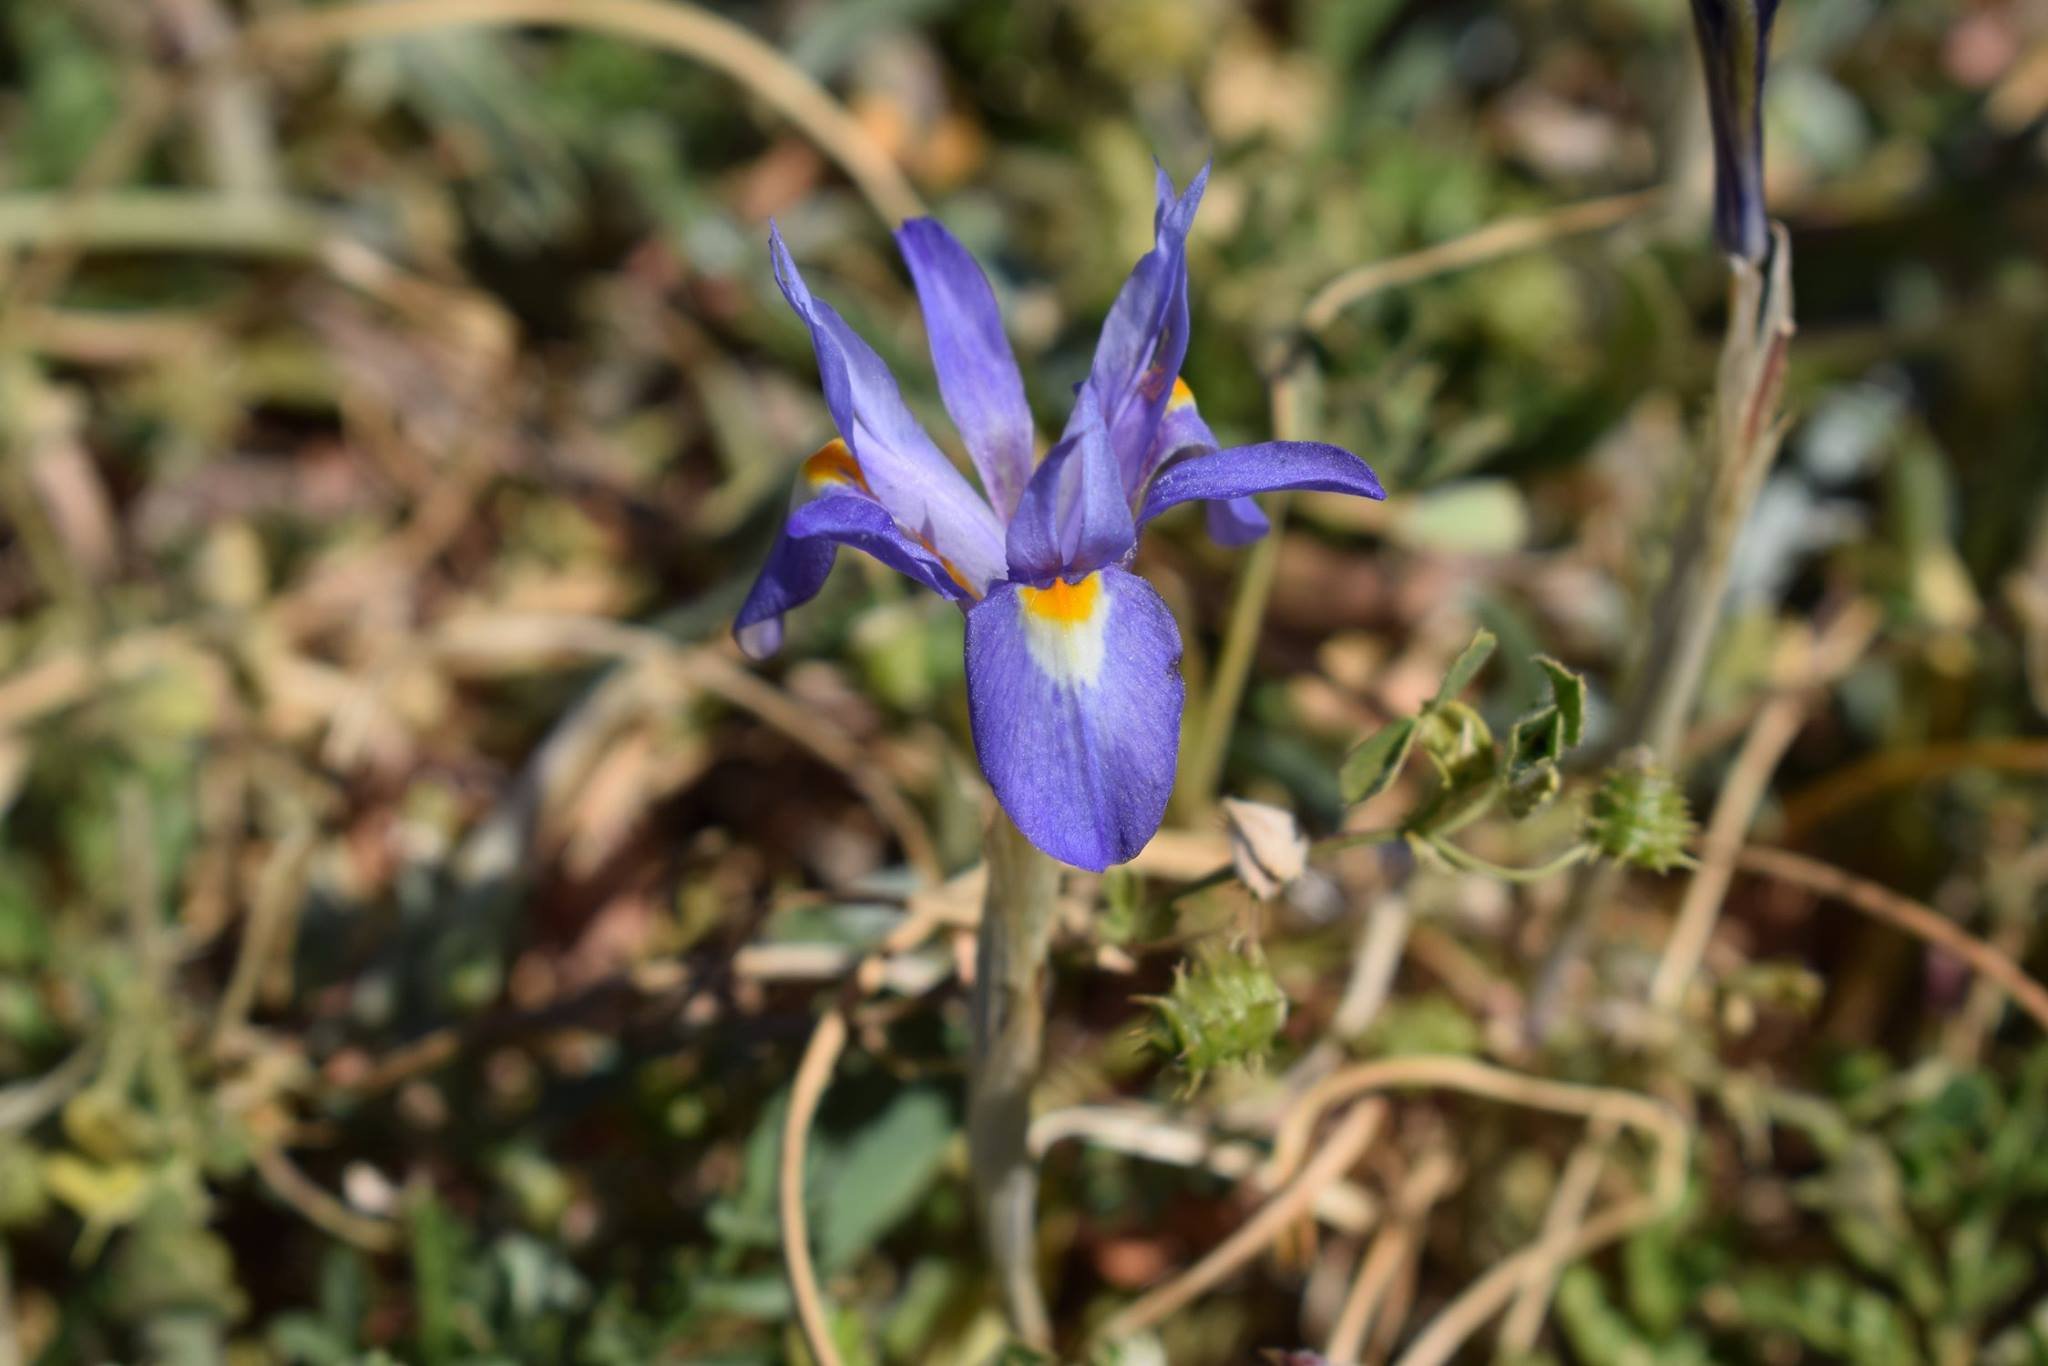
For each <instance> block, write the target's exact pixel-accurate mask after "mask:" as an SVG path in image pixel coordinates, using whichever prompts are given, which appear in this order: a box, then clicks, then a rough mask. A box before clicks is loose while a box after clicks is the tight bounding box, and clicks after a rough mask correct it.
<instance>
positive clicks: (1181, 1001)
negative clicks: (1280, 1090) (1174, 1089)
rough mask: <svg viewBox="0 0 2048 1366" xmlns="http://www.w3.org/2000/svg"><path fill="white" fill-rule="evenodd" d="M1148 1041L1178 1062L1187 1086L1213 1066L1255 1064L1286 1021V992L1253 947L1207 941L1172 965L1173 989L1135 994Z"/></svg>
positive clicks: (1194, 1085)
mask: <svg viewBox="0 0 2048 1366" xmlns="http://www.w3.org/2000/svg"><path fill="white" fill-rule="evenodd" d="M1138 999H1139V1000H1140V1001H1143V1002H1145V1003H1146V1004H1148V1005H1150V1006H1151V1007H1152V1009H1153V1011H1154V1012H1155V1015H1156V1017H1157V1018H1156V1019H1155V1020H1154V1022H1153V1026H1152V1038H1153V1040H1154V1042H1155V1043H1156V1044H1157V1045H1158V1046H1159V1047H1160V1048H1161V1049H1163V1050H1165V1051H1166V1052H1167V1053H1168V1054H1170V1055H1171V1056H1172V1057H1173V1058H1174V1060H1175V1061H1176V1062H1177V1063H1178V1064H1179V1065H1180V1067H1181V1069H1182V1071H1184V1072H1185V1073H1186V1075H1187V1084H1188V1089H1189V1091H1190V1092H1192V1091H1193V1090H1194V1089H1196V1088H1198V1087H1200V1086H1201V1084H1202V1081H1203V1079H1204V1078H1205V1077H1206V1076H1207V1075H1208V1074H1209V1073H1210V1072H1211V1071H1212V1070H1214V1069H1215V1068H1218V1067H1257V1066H1259V1065H1260V1064H1262V1063H1263V1062H1264V1061H1265V1059H1266V1056H1267V1054H1268V1053H1270V1052H1271V1051H1272V1048H1273V1041H1274V1040H1275V1038H1277V1037H1278V1035H1279V1033H1280V1030H1281V1027H1282V1026H1283V1025H1285V1024H1286V1023H1287V995H1286V993H1285V992H1283V991H1281V989H1280V984H1279V983H1278V982H1277V981H1275V980H1274V978H1273V970H1272V969H1271V968H1269V967H1268V966H1267V965H1266V960H1265V956H1264V955H1263V954H1261V953H1259V952H1257V951H1256V950H1252V951H1249V952H1247V951H1245V950H1242V949H1237V948H1224V947H1219V946H1214V945H1212V946H1209V947H1206V948H1204V949H1202V950H1201V951H1200V952H1199V953H1197V954H1196V955H1195V958H1194V962H1193V965H1192V966H1190V965H1189V964H1187V963H1185V962H1184V963H1180V964H1178V965H1176V966H1175V968H1174V970H1173V990H1172V991H1170V992H1168V993H1167V994H1166V995H1164V996H1141V997H1139V998H1138Z"/></svg>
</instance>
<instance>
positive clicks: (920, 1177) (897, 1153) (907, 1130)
mask: <svg viewBox="0 0 2048 1366" xmlns="http://www.w3.org/2000/svg"><path fill="white" fill-rule="evenodd" d="M952 1136H953V1114H952V1110H951V1109H950V1107H948V1106H947V1104H946V1102H945V1099H944V1098H943V1097H942V1096H940V1095H939V1093H938V1092H936V1091H933V1090H930V1089H918V1090H912V1091H906V1092H905V1093H903V1094H902V1095H901V1096H899V1097H897V1099H896V1100H895V1102H894V1103H892V1104H891V1105H890V1106H889V1108H888V1109H886V1110H884V1111H883V1112H882V1114H881V1116H880V1117H879V1118H877V1119H876V1120H875V1121H874V1122H873V1123H871V1124H869V1125H868V1126H867V1127H866V1128H864V1129H862V1130H861V1131H860V1132H859V1133H858V1134H856V1135H855V1136H854V1137H853V1138H852V1139H851V1140H850V1141H849V1142H848V1143H847V1144H846V1145H845V1147H844V1148H843V1149H841V1150H840V1152H839V1153H838V1154H837V1157H836V1160H834V1161H832V1162H831V1163H830V1164H829V1167H828V1168H827V1169H826V1171H825V1172H824V1173H823V1175H824V1176H825V1177H826V1181H825V1183H824V1188H823V1199H822V1201H821V1203H820V1205H819V1209H818V1224H817V1227H818V1261H819V1264H820V1265H821V1266H823V1267H825V1268H826V1269H828V1270H830V1269H832V1268H836V1267H840V1266H844V1265H846V1264H847V1263H848V1262H850V1261H852V1259H853V1258H854V1257H856V1256H858V1255H859V1254H860V1253H862V1252H865V1251H866V1250H867V1249H868V1248H870V1247H872V1246H874V1244H875V1242H876V1240H877V1239H879V1238H880V1237H881V1236H882V1235H883V1234H884V1233H887V1232H888V1231H889V1230H890V1229H891V1228H893V1227H894V1226H895V1225H896V1224H897V1223H898V1222H900V1221H901V1220H902V1219H903V1218H904V1217H905V1216H907V1215H908V1214H909V1213H910V1212H911V1210H913V1209H914V1208H916V1206H917V1202H918V1201H919V1200H920V1199H921V1198H922V1197H923V1195H924V1193H925V1189H926V1188H927V1187H928V1186H930V1185H931V1182H932V1178H933V1177H935V1176H937V1175H938V1171H939V1164H940V1162H941V1160H942V1159H943V1158H944V1156H945V1150H946V1144H947V1143H948V1142H949V1141H950V1140H951V1138H952Z"/></svg>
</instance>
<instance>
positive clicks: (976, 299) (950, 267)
mask: <svg viewBox="0 0 2048 1366" xmlns="http://www.w3.org/2000/svg"><path fill="white" fill-rule="evenodd" d="M896 242H897V245H898V246H899V247H900V248H901V249H902V251H903V260H904V262H905V263H906V264H907V265H909V267H910V279H911V282H912V283H913V284H915V285H916V286H917V300H918V304H919V306H920V307H921V308H922V309H923V310H924V326H925V331H926V332H927V333H928V334H929V336H930V338H931V351H932V369H933V370H934V371H935V372H937V374H938V377H939V397H940V398H941V399H942V400H944V402H945V405H946V413H947V415H948V416H950V417H951V418H952V419H953V425H954V426H955V427H957V428H959V429H960V439H961V441H962V442H964V443H965V444H966V446H967V454H968V455H969V456H971V457H973V460H974V468H975V469H976V470H978V471H979V472H980V474H981V483H982V487H983V488H984V489H986V490H987V492H988V497H989V501H990V502H991V503H993V504H995V509H996V512H997V514H998V515H999V516H1001V517H1003V518H1004V519H1008V517H1009V516H1010V514H1011V513H1013V512H1015V511H1016V509H1017V500H1018V499H1019V498H1020V497H1022V496H1023V493H1024V485H1025V484H1026V483H1027V482H1029V481H1030V478H1031V459H1032V454H1033V445H1034V443H1033V439H1032V434H1031V408H1030V405H1029V404H1028V403H1027V402H1026V401H1025V398H1024V377H1023V375H1022V374H1020V373H1019V372H1018V370H1017V357H1016V355H1015V353H1014V352H1012V351H1011V350H1010V342H1009V339H1008V338H1007V337H1005V336H1004V335H1003V319H1002V315H1001V314H1000V313H998V312H997V311H996V296H995V291H994V290H993V289H992V288H990V286H989V282H988V277H987V276H986V275H984V274H983V273H982V270H981V267H980V266H978V265H976V264H975V261H974V258H973V257H972V256H970V255H968V254H967V248H965V247H963V246H961V245H960V243H959V242H957V241H955V240H954V238H953V235H952V234H951V233H949V232H947V231H946V230H945V229H944V228H943V227H941V226H939V224H938V223H937V222H936V221H935V220H933V219H930V218H913V219H912V220H910V221H909V222H908V223H905V224H904V225H903V226H902V227H900V228H898V229H897V230H896Z"/></svg>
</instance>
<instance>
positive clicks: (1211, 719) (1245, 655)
mask: <svg viewBox="0 0 2048 1366" xmlns="http://www.w3.org/2000/svg"><path fill="white" fill-rule="evenodd" d="M1317 378H1318V374H1317V370H1316V363H1315V357H1314V355H1313V353H1312V352H1311V351H1310V349H1309V347H1308V344H1307V343H1306V342H1304V341H1300V340H1297V341H1295V342H1294V343H1292V347H1291V350H1290V351H1289V352H1288V354H1287V356H1286V357H1285V359H1284V360H1283V362H1282V363H1281V365H1280V366H1279V368H1278V369H1277V370H1276V371H1275V372H1274V375H1273V379H1272V381H1271V383H1270V385H1269V386H1268V388H1269V392H1270V395H1271V405H1272V410H1273V436H1274V438H1275V439H1276V440H1280V441H1290V440H1294V439H1296V437H1297V436H1298V434H1299V433H1300V432H1301V431H1303V430H1305V429H1306V426H1307V424H1306V423H1304V422H1302V421H1301V420H1300V418H1301V414H1302V412H1303V411H1304V409H1305V408H1306V407H1307V406H1308V404H1309V402H1310V398H1309V391H1311V390H1313V389H1314V388H1315V382H1316V380H1317ZM1287 504H1288V496H1287V495H1286V494H1284V493H1276V494H1274V495H1272V496H1271V497H1269V498H1268V499H1267V500H1266V504H1265V513H1266V520H1267V521H1268V522H1270V523H1272V526H1271V528H1270V529H1269V530H1268V531H1267V532H1266V534H1265V535H1264V536H1263V537H1261V538H1260V539H1259V541H1258V543H1257V544H1256V545H1254V546H1253V547H1252V548H1251V550H1250V551H1249V552H1248V553H1247V554H1246V555H1245V557H1244V564H1243V567H1242V568H1241V569H1239V571H1238V575H1237V587H1236V589H1235V591H1234V592H1233V593H1232V595H1231V599H1230V617H1229V620H1228V621H1227V623H1226V624H1225V625H1224V628H1223V648H1222V651H1221V652H1220V653H1219V654H1218V655H1217V658H1216V667H1215V669H1214V670H1213V671H1211V673H1210V675H1209V690H1208V695H1207V696H1206V697H1205V698H1204V699H1203V702H1202V708H1201V713H1200V715H1199V717H1197V718H1196V720H1195V722H1194V724H1193V725H1192V726H1191V727H1190V728H1189V733H1188V737H1187V744H1186V746H1185V752H1184V754H1183V756H1182V759H1181V766H1180V781H1179V783H1178V784H1177V785H1176V786H1175V788H1174V793H1173V805H1174V811H1175V814H1176V815H1177V816H1178V817H1179V818H1180V819H1181V820H1182V821H1183V822H1185V823H1188V824H1194V823H1195V822H1197V821H1199V820H1201V819H1202V818H1203V817H1205V816H1207V815H1208V814H1209V807H1210V804H1211V803H1212V802H1214V801H1215V799H1216V787H1217V784H1218V783H1219V782H1220V781H1221V780H1222V777H1223V759H1224V754H1225V751H1227V750H1228V749H1229V747H1230V732H1231V730H1232V728H1233V727H1235V726H1236V724H1237V710H1238V707H1239V705H1240V704H1241V703H1242V702H1243V701H1244V688H1245V681H1246V679H1248V678H1249V677H1250V675H1251V670H1252V657H1253V655H1254V654H1255V653H1256V652H1257V650H1258V644H1259V632H1260V631H1261V630H1262V629H1263V628H1264V627H1265V624H1266V605H1267V603H1269V602H1270V601H1271V600H1272V597H1273V580H1274V578H1275V577H1276V575H1277V574H1278V572H1279V568H1280V539H1281V536H1282V534H1283V533H1284V532H1285V531H1286V530H1287Z"/></svg>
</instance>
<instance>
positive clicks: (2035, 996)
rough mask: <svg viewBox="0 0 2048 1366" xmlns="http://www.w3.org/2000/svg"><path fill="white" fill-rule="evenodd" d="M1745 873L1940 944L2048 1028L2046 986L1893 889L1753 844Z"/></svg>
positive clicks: (1742, 858) (1744, 855)
mask: <svg viewBox="0 0 2048 1366" xmlns="http://www.w3.org/2000/svg"><path fill="white" fill-rule="evenodd" d="M1736 864H1737V866H1738V867H1740V868H1741V869H1743V871H1745V872H1750V873H1756V874H1759V875H1761V876H1764V877H1770V878H1776V879H1777V880H1778V881H1780V882H1788V883H1791V884H1792V885H1793V886H1795V887H1804V888H1805V889H1806V890H1807V891H1810V892H1813V893H1816V894H1817V895H1820V896H1825V897H1832V898H1834V899H1835V900H1837V901H1842V902H1845V903H1847V904H1848V905H1850V906H1853V907H1855V908H1856V909H1857V910H1859V911H1861V912H1863V913H1864V914H1865V915H1868V916H1870V917H1872V918H1873V919H1876V920H1882V921H1884V922H1885V923H1886V924H1887V925H1890V926H1892V927H1894V928H1895V929H1900V930H1903V931H1905V932H1906V933H1907V934H1910V935H1912V936H1914V937H1915V938H1916V939H1922V940H1925V941H1926V942H1927V943H1930V944H1934V945H1937V946H1939V947H1941V948H1943V949H1946V950H1947V951H1948V952H1950V953H1952V954H1954V955H1955V956H1956V957H1958V958H1960V959H1962V960H1963V961H1964V962H1965V963H1968V964H1969V965H1970V966H1971V967H1972V968H1974V969H1975V970H1976V971H1978V972H1980V973H1982V974H1983V975H1984V976H1985V977H1988V978H1990V979H1991V980H1992V981H1994V982H1996V983H1998V985H1999V986H2001V987H2003V988H2004V989H2005V991H2006V993H2007V994H2008V995H2010V996H2011V997H2012V999H2013V1003H2014V1004H2015V1005H2017V1006H2019V1008H2020V1009H2021V1010H2024V1011H2026V1012H2027V1014H2028V1015H2030V1016H2032V1017H2033V1020H2034V1023H2036V1024H2038V1025H2040V1026H2041V1027H2042V1028H2043V1029H2048V988H2044V987H2043V986H2042V985H2041V983H2040V982H2038V981H2036V980H2035V979H2034V978H2033V977H2031V976H2029V975H2028V974H2027V971H2026V969H2024V968H2022V967H2021V966H2020V965H2019V964H2018V963H2015V962H2014V961H2013V960H2012V959H2011V958H2009V957H2007V956H2006V955H2005V954H2003V953H2000V952H1999V951H1998V950H1997V949H1995V948H1993V947H1992V946H1991V945H1990V944H1987V943H1985V942H1984V941H1983V940H1981V939H1979V938H1977V937H1976V936H1975V935H1972V934H1970V933H1968V932H1967V931H1965V930H1962V929H1960V928H1958V927H1957V926H1956V925H1955V923H1954V922H1952V921H1951V920H1949V919H1948V918H1947V917H1946V916H1944V915H1942V914H1941V913H1940V912H1939V911H1936V910H1934V909H1933V908H1932V907H1929V906H1926V905H1923V904H1922V903H1920V902H1918V901H1915V900H1913V898H1911V897H1909V896H1905V895H1902V894H1901V893H1898V892H1895V891H1893V890H1892V889H1891V888H1889V887H1886V886H1884V885H1882V884H1881V883H1876V882H1872V881H1870V880H1869V879H1867V878H1860V877H1857V876H1855V875H1854V874H1852V873H1845V872H1843V871H1842V870H1841V869H1839V868H1836V867H1834V866H1832V865H1830V864H1826V863H1822V862H1821V861H1820V860H1819V859H1813V858H1808V857H1807V856H1806V855H1804V854H1795V853H1793V852H1792V851H1791V850H1790V849H1770V848H1765V847H1763V846H1761V845H1754V844H1752V845H1750V846H1749V847H1747V848H1745V849H1744V850H1743V851H1742V852H1741V853H1740V854H1739V855H1737V856H1736Z"/></svg>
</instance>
